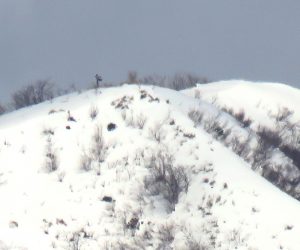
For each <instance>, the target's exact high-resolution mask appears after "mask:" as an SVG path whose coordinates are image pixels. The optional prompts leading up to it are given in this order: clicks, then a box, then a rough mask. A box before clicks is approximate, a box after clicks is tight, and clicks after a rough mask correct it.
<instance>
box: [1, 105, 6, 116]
mask: <svg viewBox="0 0 300 250" xmlns="http://www.w3.org/2000/svg"><path fill="white" fill-rule="evenodd" d="M5 112H6V108H5V107H4V106H3V105H1V104H0V115H2V114H4V113H5Z"/></svg>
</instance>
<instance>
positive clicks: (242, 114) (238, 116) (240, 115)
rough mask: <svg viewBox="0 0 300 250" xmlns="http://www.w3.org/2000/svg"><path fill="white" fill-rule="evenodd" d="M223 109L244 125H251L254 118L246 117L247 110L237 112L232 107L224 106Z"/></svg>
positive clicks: (245, 126)
mask: <svg viewBox="0 0 300 250" xmlns="http://www.w3.org/2000/svg"><path fill="white" fill-rule="evenodd" d="M222 110H223V111H224V112H226V113H228V114H230V115H232V116H233V117H234V118H235V119H236V120H238V121H239V122H240V123H241V124H242V127H244V128H247V127H249V126H250V125H251V123H252V120H251V119H250V118H248V117H246V114H245V111H244V110H243V109H241V110H240V111H238V112H235V111H234V110H233V109H231V108H226V107H225V108H222Z"/></svg>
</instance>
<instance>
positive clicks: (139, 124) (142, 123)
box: [135, 114, 147, 129]
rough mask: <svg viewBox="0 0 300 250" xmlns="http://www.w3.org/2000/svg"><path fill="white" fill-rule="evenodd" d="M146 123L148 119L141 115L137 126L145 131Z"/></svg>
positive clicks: (137, 120)
mask: <svg viewBox="0 0 300 250" xmlns="http://www.w3.org/2000/svg"><path fill="white" fill-rule="evenodd" d="M146 121H147V117H146V116H145V115H143V114H139V115H137V117H136V120H135V124H136V126H137V127H138V128H139V129H143V128H144V126H145V123H146Z"/></svg>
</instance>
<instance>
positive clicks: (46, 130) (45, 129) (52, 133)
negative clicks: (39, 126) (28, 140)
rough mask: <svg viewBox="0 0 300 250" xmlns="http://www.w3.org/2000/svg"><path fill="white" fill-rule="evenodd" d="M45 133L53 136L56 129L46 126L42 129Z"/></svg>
mask: <svg viewBox="0 0 300 250" xmlns="http://www.w3.org/2000/svg"><path fill="white" fill-rule="evenodd" d="M42 134H43V135H47V136H51V135H54V129H52V128H44V129H43V131H42Z"/></svg>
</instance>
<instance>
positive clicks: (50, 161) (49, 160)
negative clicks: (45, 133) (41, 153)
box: [45, 136, 58, 173]
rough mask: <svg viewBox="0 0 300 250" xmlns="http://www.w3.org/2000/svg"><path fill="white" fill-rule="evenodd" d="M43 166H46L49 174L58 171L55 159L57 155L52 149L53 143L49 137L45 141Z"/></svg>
mask: <svg viewBox="0 0 300 250" xmlns="http://www.w3.org/2000/svg"><path fill="white" fill-rule="evenodd" d="M45 166H46V169H47V171H48V172H50V173H51V172H54V171H55V170H57V169H58V158H57V154H56V152H55V150H54V148H53V142H52V140H51V137H50V136H49V137H48V139H47V145H46V163H45Z"/></svg>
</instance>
